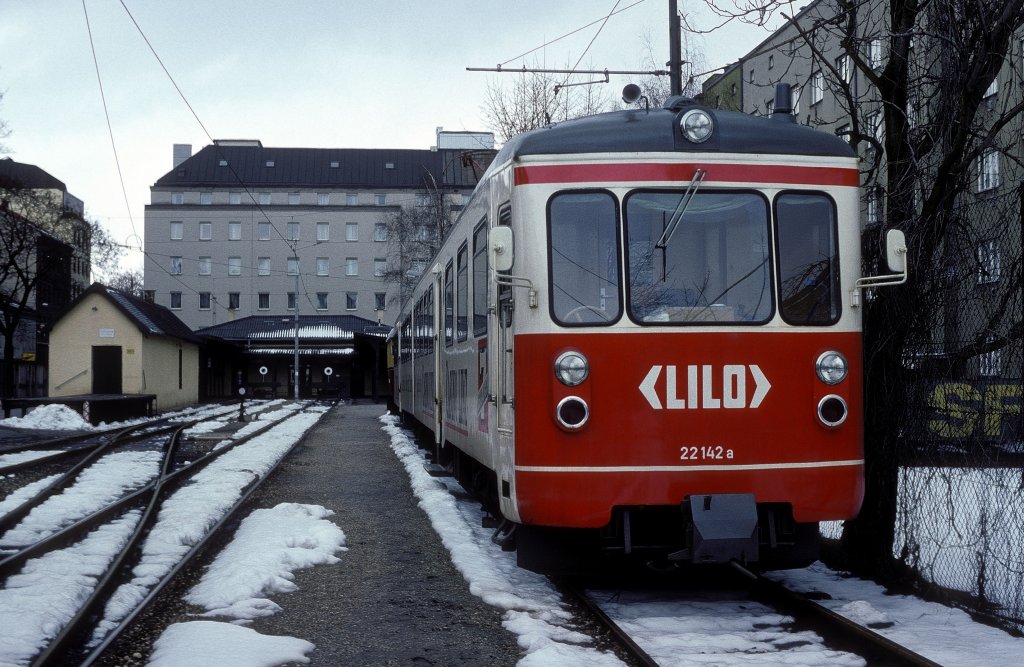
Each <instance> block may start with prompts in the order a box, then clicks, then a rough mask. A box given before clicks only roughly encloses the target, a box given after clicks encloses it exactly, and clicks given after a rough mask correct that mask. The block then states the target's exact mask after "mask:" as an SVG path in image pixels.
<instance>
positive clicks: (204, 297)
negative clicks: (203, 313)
mask: <svg viewBox="0 0 1024 667" xmlns="http://www.w3.org/2000/svg"><path fill="white" fill-rule="evenodd" d="M209 309H210V293H209V292H200V293H199V310H209Z"/></svg>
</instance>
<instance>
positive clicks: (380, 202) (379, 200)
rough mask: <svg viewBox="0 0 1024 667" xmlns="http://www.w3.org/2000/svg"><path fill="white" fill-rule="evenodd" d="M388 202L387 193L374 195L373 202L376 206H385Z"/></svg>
mask: <svg viewBox="0 0 1024 667" xmlns="http://www.w3.org/2000/svg"><path fill="white" fill-rule="evenodd" d="M387 203H388V196H387V195H374V196H373V204H374V206H384V205H385V204H387Z"/></svg>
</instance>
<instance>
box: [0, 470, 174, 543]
mask: <svg viewBox="0 0 1024 667" xmlns="http://www.w3.org/2000/svg"><path fill="white" fill-rule="evenodd" d="M162 458H163V455H162V454H161V453H160V452H132V451H128V452H114V453H113V454H108V455H106V456H104V457H103V458H101V459H100V460H98V461H96V462H95V463H93V464H92V465H91V466H89V467H88V468H86V469H85V470H83V471H82V473H81V474H80V475H79V476H78V479H77V480H75V483H74V484H72V485H71V486H69V487H68V488H66V489H64V490H63V491H61V492H60V493H59V494H57V495H56V496H53V497H51V498H49V499H48V500H47V501H46V502H44V503H43V504H42V505H39V506H38V507H36V508H34V509H33V510H32V511H31V512H29V515H28V516H27V517H25V518H24V519H23V520H22V521H21V523H19V524H18V525H16V526H15V527H14V528H11V529H10V530H8V531H7V532H6V533H4V534H3V536H2V537H0V545H2V546H5V547H9V546H24V545H27V544H31V543H32V542H37V541H38V540H41V539H43V538H44V537H47V536H49V535H52V534H53V533H56V532H57V531H58V530H60V529H61V528H64V527H66V526H69V525H71V524H72V523H74V522H75V521H78V520H79V519H82V518H84V517H87V516H89V515H90V514H92V513H93V512H95V511H96V510H98V509H100V508H102V507H104V506H105V505H107V504H109V503H111V502H113V501H114V500H117V499H118V498H120V497H122V496H123V495H125V492H127V491H133V490H135V489H138V488H139V487H141V486H143V485H145V484H146V482H148V481H149V480H150V479H152V478H153V477H155V476H156V475H157V474H159V472H160V461H161V459H162Z"/></svg>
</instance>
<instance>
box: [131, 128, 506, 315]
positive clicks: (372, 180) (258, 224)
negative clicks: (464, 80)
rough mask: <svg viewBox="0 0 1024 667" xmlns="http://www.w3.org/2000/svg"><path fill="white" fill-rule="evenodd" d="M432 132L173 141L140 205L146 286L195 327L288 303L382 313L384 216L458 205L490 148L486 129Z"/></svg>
mask: <svg viewBox="0 0 1024 667" xmlns="http://www.w3.org/2000/svg"><path fill="white" fill-rule="evenodd" d="M437 138H438V145H437V146H435V147H433V148H432V149H429V150H412V149H328V148H272V147H265V146H263V145H262V143H261V142H259V141H256V140H253V141H229V140H218V141H215V142H214V143H213V144H212V145H209V146H206V147H204V148H203V149H201V150H200V151H199V152H197V153H196V154H195V155H192V154H191V149H190V147H187V146H181V145H177V146H176V147H175V164H174V168H173V169H172V170H171V171H169V172H168V173H167V174H165V175H164V176H162V177H160V178H159V179H158V180H157V181H156V183H155V184H154V185H153V186H152V187H151V189H150V191H151V201H150V204H149V205H148V206H146V210H145V262H144V274H145V278H144V284H145V289H146V293H147V297H148V298H150V299H152V300H154V301H155V302H156V303H158V304H160V305H164V306H166V307H168V308H170V309H171V310H173V311H174V312H175V314H176V315H177V316H178V317H179V318H181V320H182V321H184V322H185V323H186V324H187V325H188V326H190V327H191V328H193V329H199V328H203V327H209V326H214V325H217V324H222V323H224V322H228V321H232V320H234V319H236V318H241V317H247V316H252V315H260V316H288V317H291V316H293V315H294V314H295V312H296V310H298V312H299V313H300V314H304V315H311V314H318V315H355V316H357V317H362V318H364V319H366V320H370V321H373V322H377V321H379V320H383V321H385V322H387V321H390V319H391V316H392V315H393V313H394V312H397V308H398V304H397V303H396V302H395V301H396V299H395V295H396V293H397V289H396V288H395V287H393V286H391V285H389V284H387V283H385V282H384V274H385V273H386V272H387V270H388V262H389V259H388V249H389V244H388V225H387V218H388V216H389V215H391V214H394V213H395V212H397V211H399V210H401V209H410V208H415V207H422V206H428V205H430V204H431V203H432V202H433V201H435V200H436V198H439V197H440V198H444V200H445V201H446V203H447V205H448V206H449V207H450V209H451V210H453V211H458V210H460V209H461V207H462V203H463V202H464V201H465V200H466V199H468V197H469V196H470V195H471V194H472V191H473V188H474V187H475V185H476V182H477V178H478V177H479V176H481V175H482V173H483V168H484V167H486V164H487V162H488V161H489V158H490V157H491V156H493V136H491V135H488V134H486V133H446V132H443V131H441V130H440V129H439V131H438V137H437Z"/></svg>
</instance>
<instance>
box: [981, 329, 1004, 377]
mask: <svg viewBox="0 0 1024 667" xmlns="http://www.w3.org/2000/svg"><path fill="white" fill-rule="evenodd" d="M995 339H996V337H995V336H992V335H989V336H988V338H987V339H986V341H985V342H987V343H992V342H994V341H995ZM978 373H979V374H980V375H982V376H983V377H998V376H1000V375H1002V373H1003V351H1002V350H1001V349H999V350H991V351H989V352H982V353H981V354H980V355H979V356H978Z"/></svg>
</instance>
